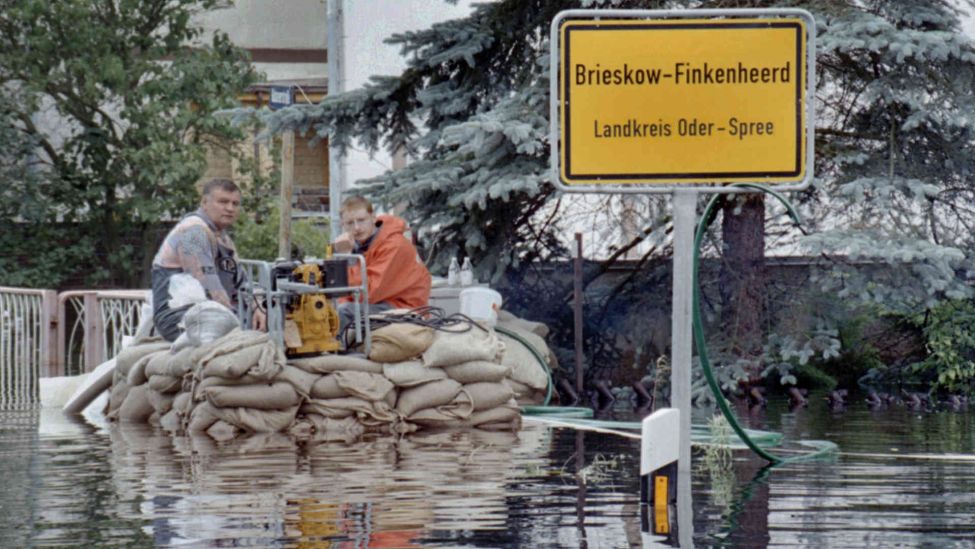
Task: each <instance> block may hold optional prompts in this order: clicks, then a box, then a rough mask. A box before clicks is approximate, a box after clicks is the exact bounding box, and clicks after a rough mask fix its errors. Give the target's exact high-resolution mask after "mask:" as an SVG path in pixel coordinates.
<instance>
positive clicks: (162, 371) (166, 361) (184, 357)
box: [146, 349, 193, 377]
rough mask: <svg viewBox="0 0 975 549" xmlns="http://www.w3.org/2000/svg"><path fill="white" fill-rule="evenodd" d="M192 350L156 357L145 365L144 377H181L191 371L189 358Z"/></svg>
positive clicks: (191, 365)
mask: <svg viewBox="0 0 975 549" xmlns="http://www.w3.org/2000/svg"><path fill="white" fill-rule="evenodd" d="M192 354H193V349H183V350H182V351H179V352H177V353H169V354H167V355H161V356H156V357H154V358H153V359H152V360H150V361H149V364H147V365H146V377H152V376H154V375H165V376H174V377H182V376H184V375H186V374H187V373H189V371H190V370H192V369H193V363H192V362H190V357H191V356H192Z"/></svg>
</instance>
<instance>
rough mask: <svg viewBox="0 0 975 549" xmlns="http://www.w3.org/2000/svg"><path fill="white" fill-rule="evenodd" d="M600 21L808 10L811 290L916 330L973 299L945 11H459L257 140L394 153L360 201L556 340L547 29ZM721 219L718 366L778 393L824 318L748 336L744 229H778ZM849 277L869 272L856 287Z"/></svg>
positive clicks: (276, 119)
mask: <svg viewBox="0 0 975 549" xmlns="http://www.w3.org/2000/svg"><path fill="white" fill-rule="evenodd" d="M966 4H969V5H971V2H968V1H967V0H966ZM607 6H608V7H614V8H677V7H694V8H698V7H699V8H740V7H804V8H807V9H808V10H809V11H810V12H812V13H813V15H814V17H815V18H816V31H817V34H818V50H817V63H818V68H819V87H818V89H817V90H815V94H816V103H817V112H818V118H817V121H816V123H817V128H816V134H817V143H816V154H817V158H816V166H817V168H816V171H817V174H818V177H817V180H816V181H815V183H814V186H813V188H812V189H810V190H809V191H808V192H806V193H803V194H800V195H798V196H796V200H797V201H798V202H799V203H800V207H801V210H802V212H803V214H804V218H805V220H806V223H807V227H808V230H809V231H811V232H812V233H813V234H811V235H810V236H808V237H805V238H803V239H801V242H802V243H803V244H804V245H805V246H807V248H808V249H810V250H812V251H813V252H814V253H816V254H823V255H826V256H828V257H829V258H845V259H847V260H854V262H852V263H851V262H849V261H847V262H846V263H844V262H843V261H835V262H827V263H826V264H825V268H824V269H823V271H822V272H823V276H821V277H820V278H819V279H818V280H819V281H820V282H821V283H822V284H823V286H824V289H825V291H826V292H829V293H835V294H837V295H838V296H839V297H840V298H841V299H842V300H844V301H846V302H849V303H851V304H856V303H857V302H859V301H865V302H870V303H873V304H876V305H880V306H881V309H882V310H885V311H901V312H908V311H914V312H918V311H920V310H923V309H924V308H925V307H929V306H932V305H933V304H935V303H937V302H939V301H940V300H942V299H945V298H966V297H968V296H969V295H970V290H969V289H968V287H967V285H966V283H965V278H964V274H965V272H966V270H975V269H972V267H971V258H970V256H969V255H968V253H967V250H969V249H971V240H972V239H971V234H972V228H973V224H975V210H972V209H971V208H970V204H971V203H972V202H973V200H972V199H973V198H975V196H973V195H972V193H973V190H972V188H973V187H972V185H971V183H970V181H971V174H972V173H973V158H975V155H973V154H972V152H973V151H972V150H971V147H972V143H973V140H972V137H973V135H972V122H973V117H975V108H973V107H975V104H973V93H975V92H973V90H975V85H973V84H975V82H973V68H975V52H973V48H972V45H971V43H970V42H969V41H968V39H967V38H966V37H965V36H964V35H963V34H962V33H961V30H960V23H959V12H958V10H957V8H956V7H955V4H954V3H953V2H950V1H949V0H933V1H927V0H883V1H881V0H861V1H847V0H810V1H807V2H800V1H779V2H774V1H758V0H756V1H740V0H734V1H732V0H711V1H690V0H689V1H685V2H679V1H626V0H620V1H603V2H600V1H597V0H588V1H587V0H581V1H579V2H554V1H551V0H500V1H498V2H493V3H488V4H481V5H477V6H475V7H474V9H473V11H472V14H471V15H470V16H469V17H467V18H463V19H458V20H454V21H448V22H444V23H439V24H436V25H433V26H432V27H431V28H429V29H426V30H420V31H416V32H409V33H403V34H399V35H395V36H393V37H391V38H390V39H389V43H392V44H395V45H399V46H400V47H401V48H402V52H403V55H404V56H405V57H406V58H407V68H406V70H404V71H403V72H402V74H400V75H396V76H382V77H379V76H377V77H374V78H373V79H372V80H371V81H370V83H369V84H367V85H365V86H364V87H363V88H361V89H358V90H353V91H350V92H348V93H345V94H341V95H338V96H333V97H329V98H327V99H326V100H324V101H323V102H322V103H321V104H319V105H317V106H311V107H292V108H289V109H285V110H283V111H280V112H278V113H276V114H273V115H270V116H265V117H264V120H265V123H266V124H267V128H268V131H269V132H277V131H281V130H283V129H298V130H304V131H311V132H313V133H315V134H317V135H318V136H320V137H326V136H330V135H331V136H332V139H333V140H334V142H336V143H339V144H341V145H343V146H346V145H349V144H350V143H351V141H352V140H353V139H355V140H358V142H359V143H360V144H361V145H363V146H365V147H366V148H368V149H370V150H376V149H378V148H379V147H387V148H389V149H391V150H392V149H397V148H399V147H405V148H406V149H407V150H408V151H409V153H410V154H411V155H412V157H413V158H414V161H413V162H412V163H411V164H410V165H409V166H407V168H406V169H404V170H400V171H395V172H389V173H386V174H384V175H382V176H380V177H377V178H375V179H373V180H371V181H367V182H365V183H366V185H365V187H364V190H365V192H366V193H368V194H371V195H372V196H373V197H374V198H377V199H379V200H380V201H381V202H384V203H386V204H387V205H394V204H401V203H408V204H409V207H408V208H407V209H406V210H405V211H406V215H408V216H409V217H410V218H411V222H412V224H413V225H414V226H415V227H418V228H419V229H420V230H419V235H420V237H421V239H422V241H423V243H424V244H425V245H426V248H427V250H428V253H429V256H430V258H429V263H430V264H431V266H432V267H433V269H434V270H442V269H444V268H445V266H446V264H447V262H448V261H449V259H450V258H451V257H454V256H457V255H461V254H463V255H469V256H471V257H473V258H475V259H476V260H477V261H476V268H477V270H478V272H479V274H480V275H481V277H482V278H491V279H492V280H499V279H502V278H504V279H506V280H508V281H513V283H514V285H517V284H519V283H522V282H526V281H528V280H534V281H535V286H533V287H532V288H531V290H530V291H529V292H528V295H527V296H525V298H524V299H525V301H524V303H525V304H527V305H529V306H530V307H531V310H532V312H533V314H534V316H535V317H536V318H542V319H545V320H546V321H549V322H550V323H553V324H555V325H556V327H557V328H559V327H562V328H567V327H568V321H567V318H568V316H569V315H568V310H567V309H566V308H565V304H566V303H567V301H566V299H565V297H564V296H565V295H566V290H567V284H566V283H565V278H564V277H563V278H561V279H560V278H559V272H558V271H556V272H554V273H553V272H551V271H546V272H544V273H541V271H539V270H538V267H539V266H540V265H541V264H543V263H545V262H550V261H551V260H557V259H563V258H565V257H566V256H567V250H566V247H565V245H564V240H563V238H562V237H561V233H562V232H563V231H564V230H565V229H566V227H567V226H568V223H567V220H568V219H570V217H569V214H568V213H567V209H566V208H565V204H566V203H568V202H571V201H572V199H570V198H569V197H564V196H562V195H560V194H559V193H558V192H556V191H555V189H554V188H553V186H552V185H551V183H550V182H549V180H548V178H549V171H548V147H549V143H548V117H547V115H548V101H549V98H548V87H549V81H548V51H549V44H548V28H549V25H550V22H551V20H552V18H553V17H554V16H555V14H556V13H557V12H558V11H560V10H563V9H571V8H577V7H584V8H585V7H607ZM723 212H724V216H725V219H724V220H723V221H722V223H721V229H722V230H723V231H724V233H723V234H721V233H719V232H718V224H715V225H714V230H715V231H716V233H717V234H719V235H720V237H723V238H724V242H723V244H724V245H723V246H722V245H720V244H719V245H717V246H715V248H716V249H717V250H720V251H722V252H723V253H725V254H726V259H728V261H727V265H728V266H730V267H731V270H730V271H726V274H725V277H724V279H723V280H724V282H723V283H722V284H720V287H721V291H722V292H723V293H724V308H725V310H724V311H719V312H721V315H720V316H717V317H716V318H717V319H720V318H721V317H724V319H725V322H727V321H728V319H729V318H732V319H734V318H736V315H738V316H737V318H738V320H740V321H741V322H740V325H741V327H742V329H741V330H739V331H737V332H736V334H735V340H733V341H730V342H728V348H729V349H730V350H732V351H734V353H732V354H733V355H734V356H736V357H738V358H735V359H734V360H735V361H736V362H740V358H741V357H745V358H749V355H751V354H752V353H755V352H762V353H764V355H770V354H771V355H775V356H763V357H762V361H764V362H765V363H766V367H764V368H763V366H762V363H761V362H762V361H752V362H751V364H747V365H746V370H747V371H744V372H742V376H741V377H744V378H748V377H751V376H753V375H755V374H757V373H759V372H762V371H763V370H764V372H765V374H766V375H775V376H777V377H778V378H779V379H781V380H782V381H783V382H785V383H794V380H795V377H794V375H793V372H792V370H793V369H794V368H795V367H797V366H801V365H805V364H806V363H808V361H809V360H811V359H813V358H814V357H815V356H819V357H821V359H822V360H826V359H830V358H832V357H835V356H836V354H837V352H838V349H837V345H838V343H837V342H838V341H839V340H838V337H839V336H838V333H839V332H838V328H837V316H836V315H825V314H821V313H819V312H817V311H810V313H809V318H808V320H807V322H805V323H804V324H803V325H802V326H798V327H797V329H798V330H800V331H797V332H794V333H788V334H778V335H776V336H775V337H772V338H767V337H765V335H766V333H767V331H768V330H769V329H770V326H771V325H772V324H774V323H775V322H776V320H775V319H773V318H768V317H766V316H764V315H765V313H766V312H768V310H769V307H768V306H767V303H766V302H763V301H762V299H761V298H759V297H756V296H760V295H761V294H762V292H764V291H765V290H766V289H767V288H766V283H765V281H764V280H763V279H762V277H761V273H760V272H759V276H757V277H755V276H753V275H751V274H749V273H748V272H747V271H748V269H751V268H753V267H757V268H758V269H759V271H760V269H761V260H762V257H763V255H764V249H765V242H764V240H765V235H766V234H768V233H767V232H766V231H763V230H762V229H761V227H760V225H763V224H764V223H765V221H766V217H768V216H769V215H770V214H771V216H772V217H773V221H775V219H774V217H775V214H776V210H772V209H770V210H769V212H766V207H765V204H764V201H763V200H761V199H746V200H744V201H739V200H729V201H728V203H727V204H726V205H725V207H724V209H723ZM729 217H740V219H729ZM604 219H605V218H604ZM773 230H774V231H776V232H778V233H782V234H779V236H778V239H779V241H780V242H783V243H785V244H795V243H796V242H797V241H799V240H800V239H799V235H798V234H797V233H796V232H795V231H788V232H784V233H783V231H782V226H781V224H780V225H779V226H778V227H773ZM666 234H667V223H666V220H664V219H661V218H657V219H655V220H653V221H651V222H648V223H647V224H646V226H645V227H644V228H643V230H642V231H638V232H637V236H636V238H635V242H636V243H639V241H642V240H644V239H650V240H653V241H654V245H653V246H652V247H651V248H650V252H649V253H648V255H647V256H644V258H643V259H642V260H641V264H642V262H645V261H646V260H647V259H648V258H652V257H660V256H661V255H665V254H666V253H667V250H668V248H667V245H666V242H665V240H666V239H661V238H660V237H661V235H666ZM783 234H784V237H783ZM630 245H633V243H631V244H630ZM630 245H626V246H623V247H621V248H620V249H625V248H627V246H630ZM617 251H619V250H610V254H609V258H608V261H606V262H605V263H604V264H603V265H592V266H590V268H589V269H588V271H587V274H586V279H587V282H590V281H592V280H595V279H596V278H598V277H599V276H600V274H602V273H604V272H606V270H607V269H608V264H609V263H611V262H612V261H614V260H616V259H618V258H619V257H621V256H620V255H617V253H616V252H617ZM860 260H868V261H869V262H877V261H879V262H881V268H877V269H873V270H870V269H864V268H863V267H862V265H858V264H856V262H859V261H860ZM532 273H534V276H528V275H530V274H532ZM539 273H541V274H539ZM658 275H659V271H657V270H651V272H650V273H649V274H648V276H647V277H644V278H641V277H639V276H636V277H630V278H628V279H627V280H626V282H625V283H623V284H621V285H619V286H617V287H615V288H613V293H612V294H610V295H603V296H600V299H601V301H602V303H604V304H611V303H616V304H617V305H620V304H623V306H624V307H629V309H628V311H629V312H630V313H632V314H635V315H638V314H639V313H640V312H641V310H642V311H645V310H646V303H645V300H643V299H642V297H641V295H642V294H641V291H644V290H645V289H646V283H647V282H648V281H650V280H653V277H655V276H658ZM736 281H743V282H742V283H741V284H740V285H739V283H738V282H736ZM742 297H745V298H747V299H742ZM736 303H738V304H739V305H740V304H742V303H744V304H745V307H746V310H745V311H744V315H745V316H744V317H742V316H741V314H742V308H741V307H739V309H738V310H737V311H730V308H731V307H732V306H733V305H734V304H736ZM593 305H595V304H594V303H592V302H591V301H590V304H589V307H588V308H587V314H586V318H587V321H590V322H592V319H596V318H601V319H604V320H606V322H607V324H604V325H602V326H599V325H595V326H587V333H589V334H594V333H596V334H598V333H600V332H601V331H602V330H601V328H605V326H606V325H608V323H610V322H612V320H611V319H608V318H607V317H606V315H599V314H592V313H594V312H595V311H594V310H591V309H594V307H593ZM597 308H598V306H597ZM747 309H750V310H747ZM731 313H734V314H731ZM756 333H757V335H758V337H756ZM591 337H599V336H591ZM611 337H612V335H610V337H609V338H604V339H603V340H602V341H601V342H597V341H594V340H592V339H590V341H588V342H587V346H588V348H590V349H594V350H597V352H601V351H598V350H599V349H603V348H605V347H607V346H609V347H612V346H613V342H612V341H609V339H611ZM568 340H569V339H568V338H566V339H565V341H568ZM607 341H608V343H607ZM762 341H764V342H765V343H764V344H762V343H761V342H762ZM763 348H764V351H761V350H760V349H763ZM606 356H609V355H606ZM603 358H606V357H605V356H604V357H603ZM746 362H747V361H746ZM800 363H801V364H800ZM790 364H791V365H792V366H790Z"/></svg>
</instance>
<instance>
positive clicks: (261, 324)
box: [251, 309, 267, 332]
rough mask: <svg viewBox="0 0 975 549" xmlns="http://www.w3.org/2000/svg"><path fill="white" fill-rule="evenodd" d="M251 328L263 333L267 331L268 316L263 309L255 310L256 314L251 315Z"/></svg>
mask: <svg viewBox="0 0 975 549" xmlns="http://www.w3.org/2000/svg"><path fill="white" fill-rule="evenodd" d="M251 328H252V329H254V330H260V331H262V332H266V331H267V315H266V314H265V313H264V311H262V310H261V309H254V314H253V315H251Z"/></svg>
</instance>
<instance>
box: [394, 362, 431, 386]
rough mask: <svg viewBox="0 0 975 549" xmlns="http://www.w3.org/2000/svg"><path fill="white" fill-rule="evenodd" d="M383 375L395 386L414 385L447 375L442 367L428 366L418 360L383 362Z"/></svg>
mask: <svg viewBox="0 0 975 549" xmlns="http://www.w3.org/2000/svg"><path fill="white" fill-rule="evenodd" d="M383 375H384V376H386V378H388V379H389V380H390V381H392V382H393V384H394V385H396V386H397V387H415V386H417V385H422V384H424V383H426V382H428V381H436V380H438V379H445V378H446V377H447V374H446V373H445V372H444V371H443V369H441V368H431V367H428V366H426V365H425V364H423V363H422V362H420V361H419V360H411V361H408V362H399V363H396V364H383Z"/></svg>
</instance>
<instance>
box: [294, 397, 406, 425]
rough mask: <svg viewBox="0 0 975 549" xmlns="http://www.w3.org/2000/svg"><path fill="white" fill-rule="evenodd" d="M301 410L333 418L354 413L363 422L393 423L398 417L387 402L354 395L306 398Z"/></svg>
mask: <svg viewBox="0 0 975 549" xmlns="http://www.w3.org/2000/svg"><path fill="white" fill-rule="evenodd" d="M301 412H302V413H304V414H318V415H321V416H325V417H330V418H333V419H341V418H344V417H348V416H351V415H355V416H357V417H358V418H359V420H360V421H362V422H363V424H368V423H377V422H378V423H393V422H395V421H397V420H398V419H399V418H398V416H397V415H396V412H394V411H393V409H392V407H390V405H389V404H388V403H387V402H385V401H382V400H379V401H369V400H364V399H361V398H355V397H345V398H330V399H313V400H308V401H306V402H305V403H304V404H302V405H301ZM369 420H372V421H369Z"/></svg>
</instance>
